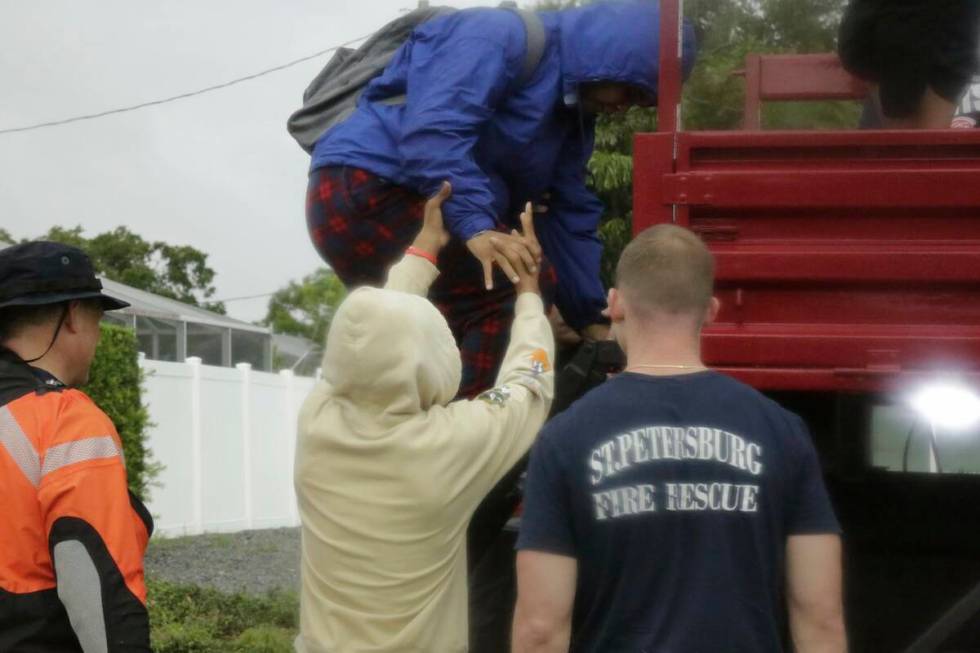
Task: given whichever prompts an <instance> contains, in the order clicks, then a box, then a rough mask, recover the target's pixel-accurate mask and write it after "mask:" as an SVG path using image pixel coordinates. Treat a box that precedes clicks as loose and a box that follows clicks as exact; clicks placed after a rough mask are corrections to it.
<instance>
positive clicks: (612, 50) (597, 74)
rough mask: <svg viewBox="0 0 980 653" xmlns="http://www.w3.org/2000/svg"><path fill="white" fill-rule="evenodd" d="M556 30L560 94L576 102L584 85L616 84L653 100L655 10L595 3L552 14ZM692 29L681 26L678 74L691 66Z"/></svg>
mask: <svg viewBox="0 0 980 653" xmlns="http://www.w3.org/2000/svg"><path fill="white" fill-rule="evenodd" d="M557 16H558V18H559V21H560V23H559V24H560V29H561V74H562V94H563V96H564V98H565V103H566V104H574V103H576V102H577V101H578V87H579V85H581V84H584V83H587V82H618V83H622V84H629V85H631V86H634V87H636V88H639V89H640V90H642V91H643V92H644V94H646V96H647V97H648V98H650V100H651V101H653V100H655V99H656V97H657V83H658V79H659V67H660V54H659V53H660V7H659V3H657V2H651V1H645V2H638V1H635V0H634V1H626V2H597V3H594V4H588V5H585V6H583V7H577V8H574V9H567V10H564V11H560V12H558V13H557ZM694 58H695V42H694V30H693V28H692V26H691V24H690V23H687V22H685V25H684V32H683V57H682V61H683V74H684V77H685V78H686V77H687V75H688V74H689V73H690V71H691V68H692V67H693V66H694Z"/></svg>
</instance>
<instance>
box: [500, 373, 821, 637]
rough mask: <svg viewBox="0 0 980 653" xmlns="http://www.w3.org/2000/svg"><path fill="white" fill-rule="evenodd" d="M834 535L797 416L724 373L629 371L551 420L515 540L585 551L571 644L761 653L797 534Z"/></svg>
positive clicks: (534, 461)
mask: <svg viewBox="0 0 980 653" xmlns="http://www.w3.org/2000/svg"><path fill="white" fill-rule="evenodd" d="M839 531H840V526H839V524H838V522H837V519H836V517H835V516H834V512H833V509H832V507H831V505H830V500H829V498H828V496H827V491H826V489H825V487H824V483H823V479H822V476H821V472H820V464H819V461H818V459H817V454H816V451H815V450H814V448H813V444H812V442H811V441H810V438H809V435H808V434H807V431H806V427H805V426H804V424H803V422H802V420H801V419H800V418H799V417H797V416H796V415H794V414H793V413H790V412H789V411H786V410H784V409H783V408H781V407H780V406H779V405H778V404H776V403H775V402H773V401H771V400H769V399H767V398H766V397H764V396H762V395H761V394H760V393H758V392H757V391H755V390H753V389H752V388H750V387H748V386H746V385H744V384H742V383H740V382H738V381H736V380H734V379H731V378H729V377H727V376H724V375H722V374H718V373H716V372H710V371H708V372H700V373H695V374H688V375H677V376H669V377H655V376H647V375H639V374H632V373H624V374H620V375H619V376H617V377H615V378H614V379H612V380H610V381H608V382H607V383H605V384H603V385H602V386H600V387H599V388H596V389H595V390H593V391H592V392H590V393H589V394H588V395H586V396H585V397H583V398H582V399H581V400H579V401H578V402H576V403H575V404H573V405H572V407H571V408H569V409H568V410H567V411H565V412H564V413H562V414H561V415H559V416H558V417H556V418H555V419H553V420H552V421H551V422H549V423H548V424H547V425H546V426H545V428H544V431H543V432H542V434H541V436H540V437H539V439H538V442H537V443H536V444H535V446H534V449H533V452H532V454H531V462H530V468H529V470H528V478H527V487H526V493H525V497H524V517H523V520H522V523H521V532H520V537H519V540H518V543H517V547H518V548H519V549H532V550H538V551H546V552H551V553H557V554H560V555H567V556H569V557H574V558H576V559H577V560H578V587H577V590H576V597H575V613H574V620H573V631H572V646H571V650H572V651H573V652H574V653H627V652H628V653H640V652H641V651H642V652H647V653H701V652H704V653H719V652H722V651H724V652H736V651H738V652H742V651H744V652H746V653H749V652H751V653H763V652H768V651H781V650H782V645H781V636H780V632H781V622H782V618H781V614H783V590H782V587H783V578H784V574H783V566H784V558H785V546H786V538H787V536H789V535H793V534H807V533H810V534H812V533H838V532H839Z"/></svg>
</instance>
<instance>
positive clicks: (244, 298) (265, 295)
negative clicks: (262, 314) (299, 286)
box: [214, 290, 277, 304]
mask: <svg viewBox="0 0 980 653" xmlns="http://www.w3.org/2000/svg"><path fill="white" fill-rule="evenodd" d="M276 292H277V291H275V290H274V291H272V292H264V293H262V294H260V295H245V296H243V297H228V298H227V299H215V300H214V301H215V302H216V303H221V304H227V303H228V302H240V301H244V300H246V299H262V298H263V297H272V296H273V295H275V294H276Z"/></svg>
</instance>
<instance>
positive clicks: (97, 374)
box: [85, 324, 161, 499]
mask: <svg viewBox="0 0 980 653" xmlns="http://www.w3.org/2000/svg"><path fill="white" fill-rule="evenodd" d="M89 379H90V380H89V383H88V385H87V386H86V387H85V392H86V393H88V395H89V396H90V397H92V400H93V401H95V403H96V404H98V406H99V407H100V408H101V409H102V410H104V411H105V412H106V414H107V415H108V416H109V418H110V419H111V420H112V422H113V424H115V425H116V430H117V431H119V437H120V438H122V443H123V452H124V454H125V456H126V474H127V476H128V478H129V488H130V489H131V490H132V491H133V494H135V495H136V496H138V497H139V498H140V499H146V498H147V493H148V492H147V491H148V488H149V486H150V484H151V482H152V481H153V478H154V477H155V476H156V475H157V474H158V473H159V472H160V469H161V466H160V465H159V464H157V463H154V462H153V460H152V458H151V454H150V450H149V449H148V447H147V443H146V441H147V429H148V428H149V426H150V415H149V412H147V409H146V406H144V405H143V399H142V396H143V385H142V383H143V372H142V370H141V369H140V367H139V359H138V351H137V344H136V334H134V333H133V331H132V330H131V329H126V328H123V327H119V326H114V325H108V324H103V325H102V339H101V340H100V341H99V346H98V349H96V351H95V360H94V361H93V363H92V372H91V374H90V375H89Z"/></svg>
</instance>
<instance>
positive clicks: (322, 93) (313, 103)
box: [286, 2, 545, 153]
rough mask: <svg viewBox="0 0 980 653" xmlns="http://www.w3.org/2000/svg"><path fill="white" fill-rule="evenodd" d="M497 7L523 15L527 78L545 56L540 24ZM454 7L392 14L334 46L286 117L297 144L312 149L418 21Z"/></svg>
mask: <svg viewBox="0 0 980 653" xmlns="http://www.w3.org/2000/svg"><path fill="white" fill-rule="evenodd" d="M501 7H502V8H505V9H509V10H510V11H513V12H515V13H516V14H518V15H519V16H520V17H521V20H523V21H524V29H525V31H526V32H527V56H526V57H525V59H524V68H523V70H522V72H521V78H520V81H521V83H522V84H523V83H524V82H527V80H528V79H530V78H531V75H533V74H534V71H535V70H537V68H538V64H539V63H541V57H542V56H544V47H545V31H544V25H542V24H541V19H540V18H538V16H537V14H535V13H533V12H531V11H527V10H525V9H518V8H517V7H516V5H514V4H513V3H507V2H505V3H502V4H501ZM453 11H456V10H455V9H453V8H452V7H431V8H430V7H420V8H418V9H415V10H414V11H412V12H410V13H408V14H405V15H404V16H402V17H400V18H397V19H395V20H393V21H391V22H390V23H388V24H387V25H385V26H384V27H382V28H381V29H380V30H378V31H377V32H375V33H374V34H373V35H372V36H371V37H370V38H369V39H368V40H367V41H365V42H364V44H363V45H361V47H359V48H357V49H356V50H354V49H351V48H339V49H338V50H337V52H336V53H335V54H334V56H333V57H331V58H330V61H328V62H327V65H326V66H324V68H323V70H321V71H320V73H319V74H318V75H317V76H316V77H314V78H313V81H312V82H310V85H309V86H307V87H306V91H304V92H303V107H302V108H301V109H299V110H298V111H297V112H296V113H294V114H293V115H291V116H290V117H289V121H288V122H287V124H286V128H287V129H288V130H289V133H290V134H291V135H292V137H293V138H294V139H296V142H297V143H299V146H300V147H302V148H303V149H304V150H306V151H307V152H310V153H312V152H313V146H314V145H316V142H317V141H318V140H319V139H320V137H321V136H323V134H325V133H326V132H327V130H328V129H330V128H331V127H333V126H334V125H337V124H340V123H341V122H343V121H344V120H346V119H347V118H348V117H349V116H350V115H351V114H352V113H354V109H356V108H357V101H358V99H359V98H360V97H361V93H362V92H363V91H364V88H365V87H366V86H367V85H368V83H369V82H370V81H371V80H372V79H374V78H375V77H377V76H379V75H380V74H381V73H382V72H384V69H385V68H386V67H387V66H388V63H389V62H390V61H391V59H392V57H394V55H395V52H397V51H398V48H400V47H401V46H402V45H403V44H404V43H405V42H406V41H407V40H408V38H409V37H410V36H411V34H412V30H414V29H415V28H416V27H418V26H419V25H421V24H422V23H424V22H426V21H428V20H431V19H433V18H436V17H437V16H442V15H445V14H448V13H450V12H453ZM404 101H405V96H399V97H394V98H388V99H385V100H383V102H385V103H386V104H402V103H404Z"/></svg>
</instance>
